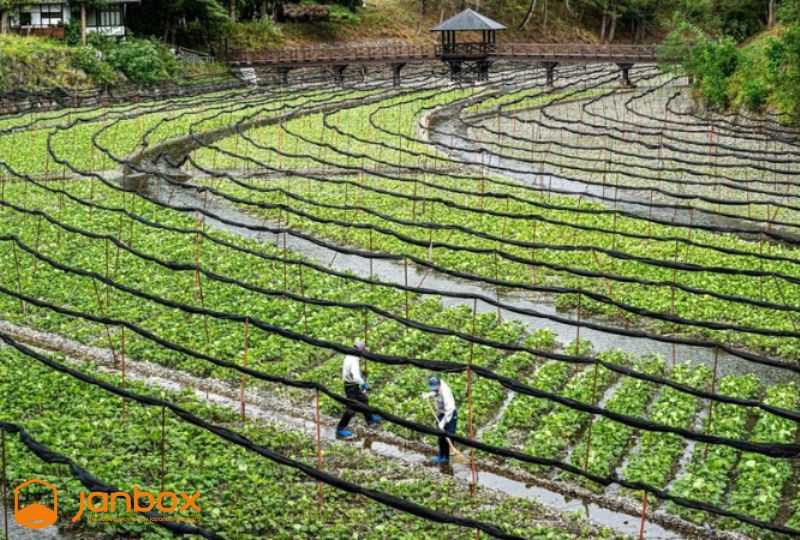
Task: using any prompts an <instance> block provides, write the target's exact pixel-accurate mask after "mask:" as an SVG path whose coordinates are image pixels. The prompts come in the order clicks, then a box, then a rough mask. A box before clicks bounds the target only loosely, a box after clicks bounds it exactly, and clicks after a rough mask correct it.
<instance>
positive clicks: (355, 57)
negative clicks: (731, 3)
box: [227, 43, 657, 68]
mask: <svg viewBox="0 0 800 540" xmlns="http://www.w3.org/2000/svg"><path fill="white" fill-rule="evenodd" d="M438 52H440V51H437V48H436V47H435V46H419V45H389V46H376V47H319V48H311V47H306V48H301V49H300V48H299V49H277V50H273V51H231V52H230V53H229V54H228V57H227V61H228V63H229V64H230V65H232V66H234V67H244V66H272V67H277V68H280V67H283V68H297V67H305V66H309V67H312V66H344V65H367V64H409V63H424V62H433V61H436V60H439V59H441V56H440V54H437V53H438ZM489 57H490V58H492V59H503V60H512V61H523V62H556V63H559V64H566V63H570V64H576V63H579V64H598V63H619V64H637V63H651V62H656V61H657V54H656V47H655V46H653V45H592V44H550V43H503V44H497V45H496V46H494V47H493V50H492V51H491V53H490V54H489Z"/></svg>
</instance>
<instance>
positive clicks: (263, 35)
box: [225, 18, 283, 50]
mask: <svg viewBox="0 0 800 540" xmlns="http://www.w3.org/2000/svg"><path fill="white" fill-rule="evenodd" d="M225 28H226V32H227V34H228V43H229V46H230V47H231V48H232V49H241V50H258V49H268V48H272V47H277V46H279V45H280V44H281V43H282V42H283V33H282V32H281V29H280V27H278V26H277V25H276V24H275V23H274V22H273V21H272V19H269V18H266V19H259V20H257V21H247V22H235V23H230V22H229V23H227V24H226V26H225Z"/></svg>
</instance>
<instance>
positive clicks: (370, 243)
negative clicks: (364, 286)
mask: <svg viewBox="0 0 800 540" xmlns="http://www.w3.org/2000/svg"><path fill="white" fill-rule="evenodd" d="M369 253H370V258H369V279H372V274H373V272H372V256H371V255H372V253H373V251H372V229H370V230H369Z"/></svg>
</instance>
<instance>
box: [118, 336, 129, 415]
mask: <svg viewBox="0 0 800 540" xmlns="http://www.w3.org/2000/svg"><path fill="white" fill-rule="evenodd" d="M119 356H120V371H121V372H122V381H121V383H120V386H121V387H122V388H125V327H124V326H121V327H120V355H119ZM127 413H128V401H127V400H126V399H125V398H123V399H122V417H123V418H126V417H127Z"/></svg>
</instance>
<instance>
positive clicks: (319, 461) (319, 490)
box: [314, 389, 324, 505]
mask: <svg viewBox="0 0 800 540" xmlns="http://www.w3.org/2000/svg"><path fill="white" fill-rule="evenodd" d="M314 409H315V410H314V422H315V423H316V425H317V437H316V439H317V468H318V469H319V470H322V426H321V422H320V412H319V389H316V390H315V392H314ZM317 496H318V498H319V504H320V505H321V504H322V503H323V502H324V498H323V495H322V482H317Z"/></svg>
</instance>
